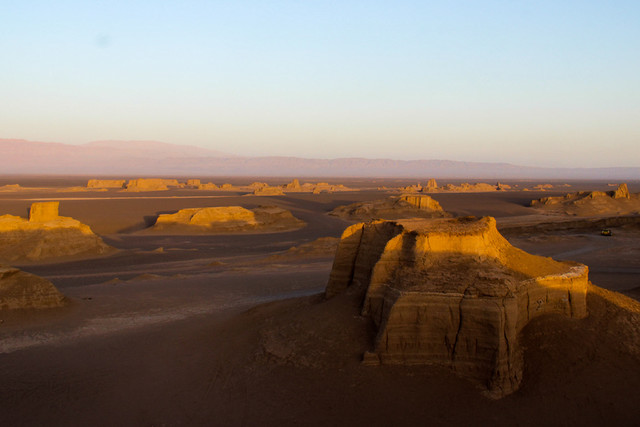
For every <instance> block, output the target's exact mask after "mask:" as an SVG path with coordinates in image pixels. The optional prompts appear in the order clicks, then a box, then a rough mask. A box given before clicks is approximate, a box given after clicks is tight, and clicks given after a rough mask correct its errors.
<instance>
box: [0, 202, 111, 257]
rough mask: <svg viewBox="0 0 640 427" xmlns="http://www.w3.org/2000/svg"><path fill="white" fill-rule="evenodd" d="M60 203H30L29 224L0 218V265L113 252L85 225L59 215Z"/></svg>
mask: <svg viewBox="0 0 640 427" xmlns="http://www.w3.org/2000/svg"><path fill="white" fill-rule="evenodd" d="M58 204H59V202H45V203H33V204H32V205H31V209H30V214H29V220H26V219H24V218H21V217H19V216H14V215H3V216H0V261H1V262H8V263H9V262H10V263H15V262H30V261H39V260H45V259H53V258H60V257H68V256H76V255H77V256H91V255H101V254H105V253H108V252H110V251H112V250H113V248H111V247H110V246H109V245H107V244H105V243H104V242H103V241H102V239H101V238H100V237H99V236H97V235H95V234H94V233H93V232H92V231H91V228H89V226H88V225H86V224H83V223H81V222H80V221H78V220H75V219H73V218H69V217H64V216H59V215H58Z"/></svg>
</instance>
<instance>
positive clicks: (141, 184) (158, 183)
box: [126, 178, 180, 191]
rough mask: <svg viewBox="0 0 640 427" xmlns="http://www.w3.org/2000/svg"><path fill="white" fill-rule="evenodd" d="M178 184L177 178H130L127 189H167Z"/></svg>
mask: <svg viewBox="0 0 640 427" xmlns="http://www.w3.org/2000/svg"><path fill="white" fill-rule="evenodd" d="M178 186H180V183H179V182H178V180H177V179H163V178H139V179H131V180H129V182H128V183H127V187H126V191H165V190H168V189H169V187H178Z"/></svg>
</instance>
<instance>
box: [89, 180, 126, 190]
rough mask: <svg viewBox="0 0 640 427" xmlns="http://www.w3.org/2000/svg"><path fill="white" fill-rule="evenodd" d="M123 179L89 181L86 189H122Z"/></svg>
mask: <svg viewBox="0 0 640 427" xmlns="http://www.w3.org/2000/svg"><path fill="white" fill-rule="evenodd" d="M125 182H126V180H124V179H90V180H89V181H88V182H87V188H124V184H125Z"/></svg>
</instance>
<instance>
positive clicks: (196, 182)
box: [187, 179, 201, 187]
mask: <svg viewBox="0 0 640 427" xmlns="http://www.w3.org/2000/svg"><path fill="white" fill-rule="evenodd" d="M200 185H201V183H200V180H199V179H188V180H187V187H200Z"/></svg>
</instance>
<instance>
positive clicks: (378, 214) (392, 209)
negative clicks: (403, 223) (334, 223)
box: [329, 194, 447, 221]
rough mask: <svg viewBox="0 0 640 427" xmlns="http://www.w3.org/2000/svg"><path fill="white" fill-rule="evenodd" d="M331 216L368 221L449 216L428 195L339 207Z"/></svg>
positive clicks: (330, 213)
mask: <svg viewBox="0 0 640 427" xmlns="http://www.w3.org/2000/svg"><path fill="white" fill-rule="evenodd" d="M329 215H333V216H338V217H341V218H344V219H348V220H355V221H368V220H370V219H376V218H382V219H399V218H414V217H418V218H442V217H445V216H447V213H446V212H445V211H444V210H443V209H442V207H441V206H440V203H438V202H437V201H436V200H434V199H432V198H431V197H429V196H427V195H426V194H403V195H401V196H395V197H389V198H387V199H382V200H374V201H372V202H358V203H352V204H350V205H347V206H338V207H337V208H335V209H334V210H333V211H331V212H329Z"/></svg>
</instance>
